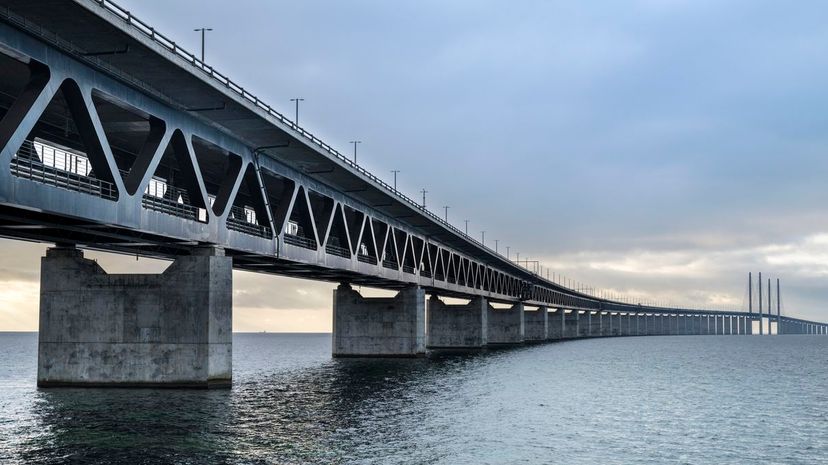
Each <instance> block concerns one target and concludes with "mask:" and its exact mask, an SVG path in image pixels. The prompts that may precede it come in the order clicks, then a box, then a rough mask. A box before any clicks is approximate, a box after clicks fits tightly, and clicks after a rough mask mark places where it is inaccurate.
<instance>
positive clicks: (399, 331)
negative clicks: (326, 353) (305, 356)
mask: <svg viewBox="0 0 828 465" xmlns="http://www.w3.org/2000/svg"><path fill="white" fill-rule="evenodd" d="M422 355H425V291H424V290H423V289H422V288H420V287H416V286H411V287H408V288H405V289H403V290H401V291H400V292H398V293H397V295H396V296H394V297H376V298H374V297H372V298H366V297H363V296H362V295H360V293H359V292H357V291H355V290H353V289H352V288H351V286H349V285H348V284H340V285H339V287H337V288H336V289H334V292H333V356H334V357H417V356H422Z"/></svg>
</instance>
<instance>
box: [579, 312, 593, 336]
mask: <svg viewBox="0 0 828 465" xmlns="http://www.w3.org/2000/svg"><path fill="white" fill-rule="evenodd" d="M590 315H591V314H590V312H589V311H586V312H581V313H580V314H579V315H578V337H589V330H590V329H591V326H590V325H591V324H592V322H591V321H590Z"/></svg>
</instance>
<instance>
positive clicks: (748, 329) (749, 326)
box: [742, 316, 753, 334]
mask: <svg viewBox="0 0 828 465" xmlns="http://www.w3.org/2000/svg"><path fill="white" fill-rule="evenodd" d="M742 318H744V320H745V334H753V319H751V318H748V317H746V316H743V317H742Z"/></svg>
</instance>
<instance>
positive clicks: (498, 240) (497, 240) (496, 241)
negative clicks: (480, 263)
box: [495, 239, 500, 253]
mask: <svg viewBox="0 0 828 465" xmlns="http://www.w3.org/2000/svg"><path fill="white" fill-rule="evenodd" d="M498 242H500V239H495V253H499V252H498V251H497V243H498Z"/></svg>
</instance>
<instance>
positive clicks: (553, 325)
mask: <svg viewBox="0 0 828 465" xmlns="http://www.w3.org/2000/svg"><path fill="white" fill-rule="evenodd" d="M546 318H547V320H548V322H549V323H548V328H549V339H550V340H558V339H563V334H564V311H563V310H562V309H556V310H555V311H553V312H549V313H547V314H546Z"/></svg>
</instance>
